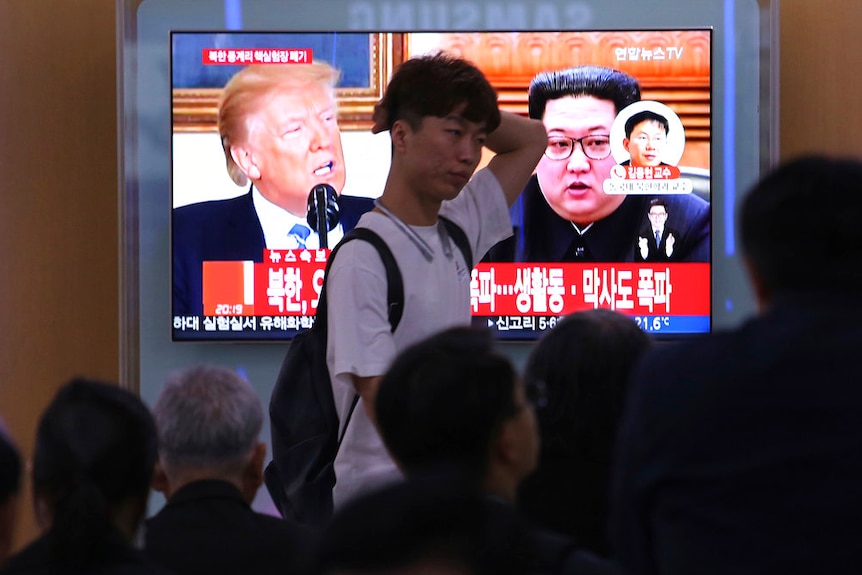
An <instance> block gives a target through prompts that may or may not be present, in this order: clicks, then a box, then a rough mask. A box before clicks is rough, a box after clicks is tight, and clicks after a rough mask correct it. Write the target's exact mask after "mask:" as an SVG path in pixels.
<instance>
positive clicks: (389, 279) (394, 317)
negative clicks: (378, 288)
mask: <svg viewBox="0 0 862 575" xmlns="http://www.w3.org/2000/svg"><path fill="white" fill-rule="evenodd" d="M462 233H463V232H462ZM354 239H359V240H364V241H366V242H368V243H370V244H371V245H373V246H374V247H375V248H376V249H377V253H378V254H380V259H381V260H383V267H384V268H385V269H386V285H387V288H386V302H387V304H388V307H389V326H390V329H389V330H390V331H392V332H394V331H395V328H396V327H398V324H399V323H400V322H401V315H402V314H403V313H404V282H403V281H402V278H401V269H400V268H399V267H398V262H396V261H395V256H394V255H392V250H391V249H389V246H388V245H387V244H386V242H385V241H383V238H381V237H380V236H379V235H378V234H377V232H374V231H372V230H369V229H368V228H353V229H352V230H350V231H349V232H347V233H346V234H345V235H344V237H343V238H342V239H341V241H340V242H339V243H338V245H337V246H335V247H336V249H338V247H339V246H341V245H342V244H345V243H347V242H349V241H350V240H354ZM333 255H335V250H333V251H332V253H331V254H330V255H329V257H330V260H331V259H332V256H333ZM327 267H329V263H328V262H327Z"/></svg>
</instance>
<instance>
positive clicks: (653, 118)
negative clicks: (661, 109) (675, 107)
mask: <svg viewBox="0 0 862 575" xmlns="http://www.w3.org/2000/svg"><path fill="white" fill-rule="evenodd" d="M617 111H619V110H617ZM641 122H655V123H656V124H658V125H660V126H661V127H662V128H664V133H665V135H667V133H668V132H669V131H670V124H669V123H668V121H667V118H665V117H664V116H662V115H661V114H658V113H656V112H653V111H652V110H642V111H640V112H638V113H637V114H632V115H631V117H630V118H629V119H628V120H626V138H631V137H632V130H634V129H635V126H637V125H638V124H640V123H641Z"/></svg>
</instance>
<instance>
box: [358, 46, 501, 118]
mask: <svg viewBox="0 0 862 575" xmlns="http://www.w3.org/2000/svg"><path fill="white" fill-rule="evenodd" d="M462 104H466V108H465V109H464V111H463V113H462V116H463V117H464V118H465V119H467V120H469V121H471V122H475V123H478V124H484V126H485V129H486V130H487V131H488V132H493V131H494V130H496V129H497V126H499V125H500V110H499V108H498V106H497V92H496V91H495V90H494V88H493V87H491V84H490V83H488V80H487V79H486V78H485V76H484V75H483V74H482V72H481V71H480V70H479V69H478V68H476V66H474V65H473V64H472V63H470V62H468V61H467V60H463V59H461V58H455V57H454V56H450V55H448V54H445V53H442V52H439V53H436V54H431V55H427V56H418V57H416V58H411V59H409V60H407V61H406V62H404V63H403V64H401V65H400V66H398V68H396V70H395V73H394V74H393V75H392V79H391V80H390V81H389V85H388V86H387V88H386V92H385V94H384V96H383V99H381V100H380V101H379V102H378V103H377V105H376V106H374V123H375V127H376V129H379V130H389V129H390V128H392V124H394V123H395V122H396V121H398V120H405V121H407V122H408V124H410V127H411V128H413V129H417V128H418V127H419V126H420V125H421V123H422V119H423V118H424V117H426V116H436V117H438V118H443V117H445V116H446V115H447V114H449V113H450V112H452V110H454V109H455V108H457V107H458V106H460V105H462Z"/></svg>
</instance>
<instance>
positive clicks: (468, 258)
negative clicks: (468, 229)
mask: <svg viewBox="0 0 862 575" xmlns="http://www.w3.org/2000/svg"><path fill="white" fill-rule="evenodd" d="M438 219H439V220H440V221H441V222H443V225H444V226H445V227H446V233H448V234H449V237H450V238H452V241H453V242H455V245H456V246H458V249H459V250H461V253H462V254H463V255H464V261H465V262H467V267H468V268H469V269H473V248H471V247H470V240H469V239H467V234H465V233H464V230H462V229H461V226H459V225H458V224H456V223H455V222H453V221H452V220H450V219H449V218H447V217H445V216H438Z"/></svg>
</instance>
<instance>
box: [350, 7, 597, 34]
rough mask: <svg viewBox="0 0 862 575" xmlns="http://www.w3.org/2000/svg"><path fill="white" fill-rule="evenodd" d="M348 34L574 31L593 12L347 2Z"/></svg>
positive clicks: (586, 22) (586, 9)
mask: <svg viewBox="0 0 862 575" xmlns="http://www.w3.org/2000/svg"><path fill="white" fill-rule="evenodd" d="M347 18H348V26H349V27H350V29H352V30H529V29H534V30H578V29H584V28H588V27H589V26H590V24H591V23H592V21H593V11H592V8H591V7H590V6H588V5H587V4H586V3H584V2H566V3H557V2H550V1H546V2H541V1H540V2H466V1H457V0H455V1H452V2H415V1H412V0H400V1H392V2H371V1H367V2H362V1H357V2H350V3H349V4H348V13H347Z"/></svg>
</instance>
